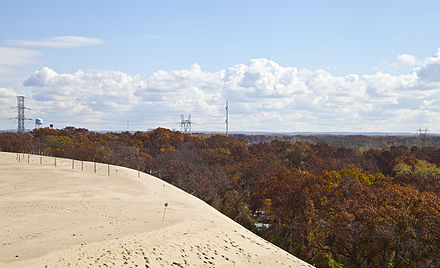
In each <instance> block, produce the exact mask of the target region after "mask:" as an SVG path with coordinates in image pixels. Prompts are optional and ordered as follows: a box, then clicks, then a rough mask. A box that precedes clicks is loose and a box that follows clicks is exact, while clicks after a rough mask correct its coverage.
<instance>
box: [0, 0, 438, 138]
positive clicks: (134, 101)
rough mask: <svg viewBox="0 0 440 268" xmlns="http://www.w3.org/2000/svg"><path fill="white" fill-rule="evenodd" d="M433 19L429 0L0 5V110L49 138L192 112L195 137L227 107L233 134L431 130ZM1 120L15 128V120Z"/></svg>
mask: <svg viewBox="0 0 440 268" xmlns="http://www.w3.org/2000/svg"><path fill="white" fill-rule="evenodd" d="M439 12H440V2H439V1H362V2H361V1H154V2H153V1H75V2H74V3H73V2H67V1H38V2H36V1H5V2H2V3H1V4H0V15H1V16H0V104H2V106H4V107H6V106H8V107H9V106H11V105H10V104H12V105H13V104H14V102H15V97H14V96H15V94H24V95H26V97H27V101H28V102H27V103H28V105H29V106H31V107H32V108H33V109H32V111H30V112H29V117H32V118H34V117H43V118H44V119H45V121H46V122H49V121H51V122H56V125H57V126H59V127H63V126H65V125H76V126H84V127H88V128H91V129H117V128H123V127H121V126H122V125H125V124H126V123H125V122H126V120H127V119H131V121H132V122H138V124H137V125H136V123H132V126H133V130H134V129H136V128H137V129H140V130H145V129H148V128H152V127H157V126H159V125H160V126H164V127H169V128H177V125H176V124H175V121H178V119H179V118H180V114H181V113H185V114H189V113H191V114H192V117H193V118H194V120H195V121H196V122H197V124H196V125H195V129H196V130H215V131H221V130H222V129H223V124H222V120H223V119H222V116H223V113H224V111H223V109H224V108H223V106H224V101H225V99H229V102H230V103H231V129H232V130H240V131H245V130H249V131H252V130H253V131H388V132H390V131H396V132H397V131H410V132H413V131H415V129H416V128H418V127H428V128H430V129H431V130H432V131H435V132H440V125H439V124H438V123H440V122H438V121H437V119H436V118H438V116H437V115H438V113H439V111H440V106H437V103H436V101H435V98H436V97H437V96H438V95H439V96H440V89H439V88H438V85H437V82H438V81H440V72H438V67H437V65H438V62H437V58H438V57H437V56H436V55H437V54H438V48H439V47H440V42H439V41H440V40H439V39H440V19H439V17H438V13H439ZM439 57H440V56H439ZM439 60H440V59H439ZM78 70H80V71H78ZM437 75H438V76H439V77H437ZM426 77H429V83H428V82H427V80H426V79H425V78H426ZM437 78H438V79H437ZM423 79H425V80H423ZM437 94H438V95H437ZM183 100H184V101H183ZM78 107H79V108H78ZM0 116H1V118H2V119H1V120H0V128H2V129H5V128H9V127H14V122H13V121H10V120H8V119H7V118H9V117H12V116H13V111H11V110H10V109H5V108H2V109H0ZM234 121H235V122H234ZM234 123H235V124H234ZM437 125H439V127H437ZM28 127H29V128H31V127H32V125H31V124H29V125H28Z"/></svg>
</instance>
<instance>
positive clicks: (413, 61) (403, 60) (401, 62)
mask: <svg viewBox="0 0 440 268" xmlns="http://www.w3.org/2000/svg"><path fill="white" fill-rule="evenodd" d="M396 60H397V61H396V62H393V63H391V64H389V67H390V68H391V69H393V70H394V71H396V70H398V69H402V68H406V69H407V68H410V67H414V66H417V65H419V64H420V62H419V60H417V58H416V57H415V56H413V55H409V54H401V55H397V58H396Z"/></svg>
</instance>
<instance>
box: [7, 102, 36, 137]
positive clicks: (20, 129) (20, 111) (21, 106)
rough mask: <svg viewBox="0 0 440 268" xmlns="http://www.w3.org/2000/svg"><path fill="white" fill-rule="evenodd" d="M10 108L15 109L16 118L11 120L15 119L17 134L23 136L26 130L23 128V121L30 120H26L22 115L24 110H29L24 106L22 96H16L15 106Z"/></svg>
mask: <svg viewBox="0 0 440 268" xmlns="http://www.w3.org/2000/svg"><path fill="white" fill-rule="evenodd" d="M11 108H17V117H14V118H11V119H17V133H18V134H23V133H24V132H25V130H26V129H25V128H24V120H32V119H30V118H26V117H25V115H24V110H25V109H28V110H29V108H27V107H25V106H24V96H17V106H16V107H11Z"/></svg>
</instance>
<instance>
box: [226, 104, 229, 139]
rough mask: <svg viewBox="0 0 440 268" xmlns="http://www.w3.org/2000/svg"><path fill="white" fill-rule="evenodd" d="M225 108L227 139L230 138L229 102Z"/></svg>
mask: <svg viewBox="0 0 440 268" xmlns="http://www.w3.org/2000/svg"><path fill="white" fill-rule="evenodd" d="M225 108H226V120H225V123H226V137H227V136H228V131H229V104H228V101H226V106H225Z"/></svg>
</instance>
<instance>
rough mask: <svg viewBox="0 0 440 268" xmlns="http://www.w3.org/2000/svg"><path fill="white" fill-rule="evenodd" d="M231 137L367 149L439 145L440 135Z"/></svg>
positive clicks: (250, 141)
mask: <svg viewBox="0 0 440 268" xmlns="http://www.w3.org/2000/svg"><path fill="white" fill-rule="evenodd" d="M232 136H233V137H235V138H237V139H241V140H244V141H246V142H248V143H249V144H253V143H260V142H270V141H272V140H279V141H289V142H297V141H306V142H309V143H325V144H328V145H331V146H333V147H345V148H353V149H360V150H362V151H366V150H369V149H387V148H390V147H392V146H405V147H408V148H411V147H414V146H417V147H432V146H440V136H429V135H422V136H420V135H417V136H386V135H380V136H364V135H283V134H279V135H243V134H234V135H232Z"/></svg>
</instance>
